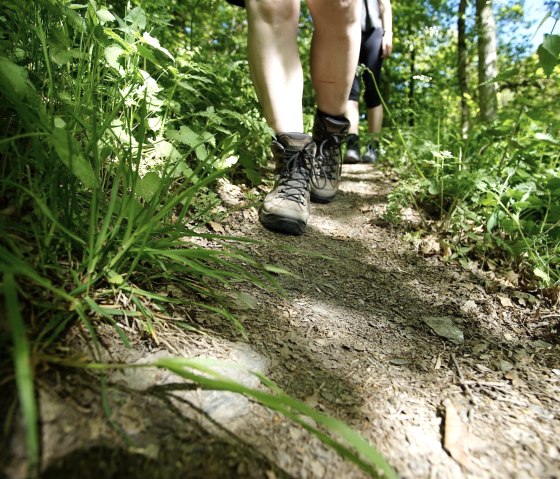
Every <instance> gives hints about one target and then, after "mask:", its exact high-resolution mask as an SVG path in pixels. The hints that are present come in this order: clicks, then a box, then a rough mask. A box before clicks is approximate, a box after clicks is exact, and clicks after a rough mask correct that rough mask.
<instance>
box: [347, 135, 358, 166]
mask: <svg viewBox="0 0 560 479" xmlns="http://www.w3.org/2000/svg"><path fill="white" fill-rule="evenodd" d="M359 162H360V140H359V138H358V135H355V134H354V133H350V134H349V135H348V137H347V138H346V154H345V155H344V163H345V164H347V165H353V164H355V163H359Z"/></svg>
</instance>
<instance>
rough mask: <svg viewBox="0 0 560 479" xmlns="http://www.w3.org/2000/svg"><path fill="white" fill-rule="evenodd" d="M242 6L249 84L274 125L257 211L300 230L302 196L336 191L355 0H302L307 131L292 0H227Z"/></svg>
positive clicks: (353, 51)
mask: <svg viewBox="0 0 560 479" xmlns="http://www.w3.org/2000/svg"><path fill="white" fill-rule="evenodd" d="M227 1H228V2H229V3H232V4H235V5H238V6H244V7H245V8H246V10H247V18H248V25H249V28H248V38H247V53H248V59H249V68H250V72H251V78H252V81H253V85H254V88H255V91H256V94H257V98H258V100H259V104H260V105H261V108H262V111H263V114H264V117H265V119H266V121H267V123H268V125H269V126H270V127H271V128H272V129H273V130H274V132H275V138H274V139H273V140H272V145H271V148H272V154H273V157H274V160H275V162H276V175H277V176H276V182H275V184H274V188H273V190H272V191H271V192H270V193H269V194H268V195H267V196H266V198H265V199H264V202H263V205H262V207H261V209H260V212H259V219H260V221H261V223H262V224H263V225H264V226H265V227H266V228H268V229H271V230H274V231H279V232H282V233H287V234H303V232H304V231H305V228H306V225H307V221H308V218H309V204H310V201H315V202H319V203H328V202H330V201H332V200H333V199H334V197H335V195H336V193H337V190H338V184H339V181H340V170H341V165H342V155H341V145H342V144H343V142H344V140H345V138H346V134H347V132H348V128H349V127H350V122H349V121H348V119H347V118H346V117H345V110H346V103H347V100H348V94H349V92H350V87H351V85H352V81H353V78H354V76H355V71H356V66H357V63H358V53H359V46H360V8H361V5H360V0H307V6H308V7H309V13H310V14H311V17H312V20H313V26H314V31H313V38H312V43H311V58H310V62H311V80H312V84H313V88H314V90H315V96H316V102H317V111H316V114H315V118H314V125H313V129H312V132H311V133H312V134H311V135H309V134H307V133H306V132H304V128H303V106H302V96H303V82H304V79H303V69H302V65H301V59H300V56H299V51H298V46H297V31H298V22H299V16H300V0H245V1H243V0H227Z"/></svg>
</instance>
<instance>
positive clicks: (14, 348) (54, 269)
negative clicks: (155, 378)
mask: <svg viewBox="0 0 560 479" xmlns="http://www.w3.org/2000/svg"><path fill="white" fill-rule="evenodd" d="M191 3H192V2H191ZM140 4H141V5H140ZM225 8H227V7H226V6H225V5H222V6H220V7H219V8H217V9H216V10H215V11H214V12H213V13H212V15H211V16H210V15H209V12H210V10H204V9H201V10H197V12H199V13H200V17H204V18H206V19H207V20H212V21H213V22H218V23H217V25H214V27H220V25H221V23H220V22H223V21H225V19H226V18H229V17H230V16H231V13H230V12H228V11H227V10H225ZM195 10H196V9H195ZM189 16H190V17H191V22H190V25H191V27H190V31H187V30H185V31H184V33H183V32H181V33H180V34H178V35H174V34H171V33H170V29H169V28H168V27H169V25H170V24H171V23H172V22H174V21H177V20H179V21H180V20H181V19H183V20H184V19H186V18H189ZM207 17H210V18H207ZM195 25H196V27H197V28H196V30H195V29H194V27H195ZM204 25H205V23H204V22H203V21H202V19H201V18H196V19H195V18H194V17H193V14H192V12H190V11H189V9H188V8H186V6H185V5H184V4H171V6H170V5H163V4H162V3H161V2H138V5H136V6H134V5H130V3H128V2H126V3H125V2H121V1H117V2H115V5H114V7H108V6H104V5H102V4H98V3H97V2H96V1H95V0H88V1H87V2H84V3H83V4H82V3H72V2H70V1H69V0H55V1H50V0H38V1H36V2H25V1H23V0H8V1H7V2H3V4H2V11H1V13H0V32H1V38H0V42H1V45H2V48H1V52H2V53H1V54H0V95H1V97H0V98H1V99H2V103H1V105H0V118H2V128H3V132H2V133H3V135H2V139H1V140H0V151H1V155H2V156H1V163H0V168H1V178H0V192H1V197H2V211H1V212H0V274H1V278H2V279H1V281H2V282H1V283H0V291H1V293H2V298H3V304H2V309H5V312H6V316H7V317H8V319H9V324H8V325H7V329H8V330H9V331H10V335H11V337H5V336H2V337H1V338H0V346H1V348H0V349H1V350H2V352H3V353H2V356H1V357H0V360H1V364H0V367H1V370H2V372H3V373H4V374H6V375H9V376H11V377H12V378H14V379H15V382H16V385H17V389H18V392H19V405H20V409H21V412H22V417H23V419H24V423H25V427H26V431H27V445H28V451H27V452H28V459H29V461H28V462H29V466H30V469H29V475H30V476H32V475H34V474H35V473H36V471H37V466H38V465H39V453H40V445H39V430H38V417H37V405H36V392H35V389H34V384H35V379H36V378H35V375H36V370H37V368H38V366H39V364H38V362H40V361H41V358H44V357H45V352H47V351H51V350H52V349H53V346H55V345H56V344H57V343H58V341H59V340H60V339H61V337H62V336H63V335H64V333H65V332H66V331H67V330H68V329H69V328H70V327H71V326H72V325H73V324H75V323H76V322H81V323H82V325H83V327H84V329H85V330H86V331H88V333H89V334H90V337H91V342H92V345H93V351H94V353H95V356H96V358H97V359H98V358H99V357H100V351H101V347H102V346H101V343H100V341H99V339H98V337H97V332H96V327H97V325H98V323H99V322H106V323H108V324H110V325H112V326H113V327H114V329H115V331H116V333H118V334H119V336H120V338H121V339H122V341H123V343H124V344H125V345H126V346H129V345H130V344H129V338H128V336H127V334H126V332H125V329H124V326H125V323H127V321H129V320H130V319H132V320H133V321H134V322H135V324H137V325H139V326H140V328H142V330H143V331H144V334H145V336H146V337H147V338H151V339H153V340H154V341H156V342H157V335H156V328H155V323H156V322H157V321H161V319H160V318H161V317H162V316H165V311H166V308H167V306H168V305H169V304H172V303H183V304H185V305H186V306H188V307H193V308H194V307H198V308H206V309H208V310H210V311H212V312H215V313H218V314H221V315H222V316H223V317H224V318H225V319H226V320H229V321H231V322H232V323H233V325H234V326H235V327H236V328H237V329H238V331H239V332H240V334H244V330H243V327H242V325H241V323H239V321H237V319H236V318H235V317H234V316H233V315H231V314H230V313H229V311H228V310H227V309H226V307H224V306H222V297H221V294H220V292H219V291H220V286H225V287H229V286H228V285H231V284H235V283H237V282H239V281H250V282H251V283H253V284H256V285H259V286H261V287H264V288H274V287H276V286H277V284H276V280H275V279H274V276H273V275H272V274H271V273H269V271H273V272H276V273H278V272H279V271H280V270H279V269H278V268H274V267H272V266H269V265H263V264H260V263H259V262H258V261H256V260H255V259H254V258H252V257H250V256H248V255H247V254H245V253H243V252H241V251H240V250H239V249H238V248H236V247H235V245H234V242H231V241H230V240H235V241H236V242H238V241H242V240H241V239H240V238H227V237H220V236H216V235H210V234H206V233H204V231H205V229H204V225H205V223H207V222H208V221H210V220H212V219H213V218H214V216H215V214H216V213H215V211H214V206H215V205H216V204H217V200H216V196H215V193H213V191H212V185H213V183H214V181H215V180H216V179H217V178H219V177H220V176H223V175H226V174H229V175H231V177H234V178H240V179H242V180H243V181H247V180H249V181H253V182H255V183H257V182H259V181H260V171H259V170H260V165H261V164H262V163H263V162H264V161H265V159H266V158H265V150H264V145H266V144H267V143H268V141H263V137H264V138H266V139H267V140H268V134H269V130H268V128H267V127H266V125H265V124H264V122H263V120H262V118H261V117H260V115H259V114H258V111H257V106H256V100H255V98H254V94H253V90H252V87H251V85H250V83H249V75H248V71H247V63H246V61H244V60H243V61H242V60H240V59H239V58H238V59H237V60H235V61H224V62H208V57H209V50H214V54H215V55H216V56H218V55H221V56H223V57H224V58H228V59H232V56H233V55H231V53H232V52H231V49H232V48H234V49H237V48H238V43H234V42H231V37H229V36H228V35H227V34H225V33H222V34H221V35H219V36H218V40H217V42H213V41H209V39H210V38H212V36H211V34H210V36H209V32H210V31H211V29H206V28H204ZM238 26H239V28H240V32H239V36H240V35H243V22H239V24H238ZM222 29H223V28H222ZM220 42H223V43H220ZM205 43H209V45H206V47H208V49H206V50H205V49H204V44H205ZM240 55H241V53H239V54H238V57H239V56H240ZM200 239H202V240H204V241H206V242H209V243H211V245H212V246H211V247H209V248H206V247H202V246H200V243H201V241H199V240H200ZM252 271H253V272H252ZM170 283H172V284H173V287H174V291H180V293H181V294H180V295H177V294H175V296H173V295H169V294H168V293H167V285H168V284H170ZM185 326H186V327H188V325H185ZM3 327H4V326H3ZM8 351H9V352H11V353H12V360H11V361H9V359H8V358H6V357H4V356H3V355H4V354H5V353H6V352H8ZM170 361H171V360H170ZM10 363H12V364H13V369H12V371H11V372H8V370H9V369H10V368H12V365H11V364H10ZM173 364H174V363H171V362H170V363H169V364H162V365H161V366H165V367H169V368H170V369H172V366H173ZM178 372H179V373H180V374H183V373H181V371H178ZM191 379H193V380H194V381H197V382H199V383H200V384H202V383H205V384H209V383H208V381H206V380H204V378H203V377H201V376H200V377H199V376H192V377H191ZM8 380H9V379H8ZM3 381H6V379H3ZM205 381H206V382H205ZM209 385H210V386H213V387H216V388H219V389H229V390H232V391H237V392H241V393H244V394H248V395H252V396H253V397H254V398H255V399H256V400H259V401H261V402H262V403H263V404H265V405H269V406H271V405H274V404H276V405H277V409H278V410H280V411H281V412H284V413H285V414H286V415H287V416H288V417H292V418H293V419H294V420H296V422H298V420H297V417H296V416H295V413H292V412H291V409H290V410H288V409H286V408H284V409H282V407H280V406H279V405H281V404H283V403H284V404H288V403H290V408H293V409H295V410H296V411H299V412H304V413H305V414H307V415H310V416H313V415H314V414H318V413H313V412H312V411H311V410H305V411H301V408H302V407H303V406H302V405H299V403H297V402H294V400H292V399H290V398H289V397H288V396H285V395H282V396H281V398H280V399H275V398H274V397H273V396H267V395H264V396H262V397H261V393H259V392H257V391H248V390H247V391H246V390H239V388H240V386H239V385H237V384H235V383H233V382H231V381H230V382H227V381H222V382H221V383H219V382H214V383H212V384H209ZM292 403H293V404H292ZM298 405H299V406H298ZM308 409H309V408H308ZM320 416H321V417H320V418H319V417H317V419H320V420H319V421H318V422H320V423H322V424H324V425H326V426H328V425H329V424H331V426H332V424H335V423H336V424H337V425H338V426H337V427H338V428H339V429H340V428H341V427H342V426H341V425H340V424H339V423H338V422H336V421H334V422H333V420H330V421H331V422H330V423H329V421H327V419H328V418H326V416H323V415H320ZM8 429H9V425H8ZM327 429H328V428H327ZM345 430H347V431H349V429H348V428H346V429H345ZM313 432H314V433H315V434H317V435H318V436H319V437H320V438H321V439H322V440H323V441H325V442H326V443H327V444H329V445H331V446H333V447H335V449H337V450H338V451H339V452H341V453H342V454H343V456H345V457H347V458H349V459H351V460H354V461H355V462H357V463H358V464H360V465H361V466H362V467H364V466H363V465H364V464H366V466H367V467H366V469H367V468H369V470H370V471H371V470H373V469H371V468H372V465H371V464H368V463H366V462H364V461H363V460H359V459H358V456H354V455H353V453H352V452H350V450H346V449H345V448H344V447H338V446H337V444H338V443H337V442H336V441H332V440H330V438H329V434H328V433H325V432H322V431H319V430H314V431H313ZM356 438H357V436H356ZM363 444H365V443H364V441H363V440H362V439H361V438H360V440H358V439H354V444H353V445H359V446H360V447H361V448H362V450H363V447H364V446H363ZM366 449H367V452H368V453H372V449H371V448H369V449H368V448H366ZM376 460H377V463H378V464H380V465H381V466H382V467H386V466H385V465H384V462H383V460H382V458H377V459H376ZM360 461H361V462H360ZM373 464H375V461H374V462H373ZM389 470H390V469H389Z"/></svg>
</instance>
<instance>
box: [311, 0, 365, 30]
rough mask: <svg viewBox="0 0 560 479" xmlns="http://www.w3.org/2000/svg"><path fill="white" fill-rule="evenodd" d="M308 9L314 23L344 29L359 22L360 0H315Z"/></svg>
mask: <svg viewBox="0 0 560 479" xmlns="http://www.w3.org/2000/svg"><path fill="white" fill-rule="evenodd" d="M309 3H310V4H311V3H313V6H314V8H313V9H312V8H311V5H310V10H311V14H312V16H313V21H314V23H315V24H318V23H321V24H325V25H328V26H329V28H336V29H337V30H340V29H342V30H345V29H347V28H352V27H355V26H357V25H359V23H360V12H361V11H360V8H361V0H360V1H358V0H316V1H314V2H309Z"/></svg>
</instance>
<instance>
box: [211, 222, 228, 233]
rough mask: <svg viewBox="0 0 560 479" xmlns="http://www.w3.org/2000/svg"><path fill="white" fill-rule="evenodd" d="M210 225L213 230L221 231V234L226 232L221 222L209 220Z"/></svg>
mask: <svg viewBox="0 0 560 479" xmlns="http://www.w3.org/2000/svg"><path fill="white" fill-rule="evenodd" d="M208 226H210V228H211V229H212V231H214V232H215V233H219V234H221V235H223V234H225V233H226V231H225V230H224V227H223V226H222V225H221V224H220V223H216V222H215V221H209V222H208Z"/></svg>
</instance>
